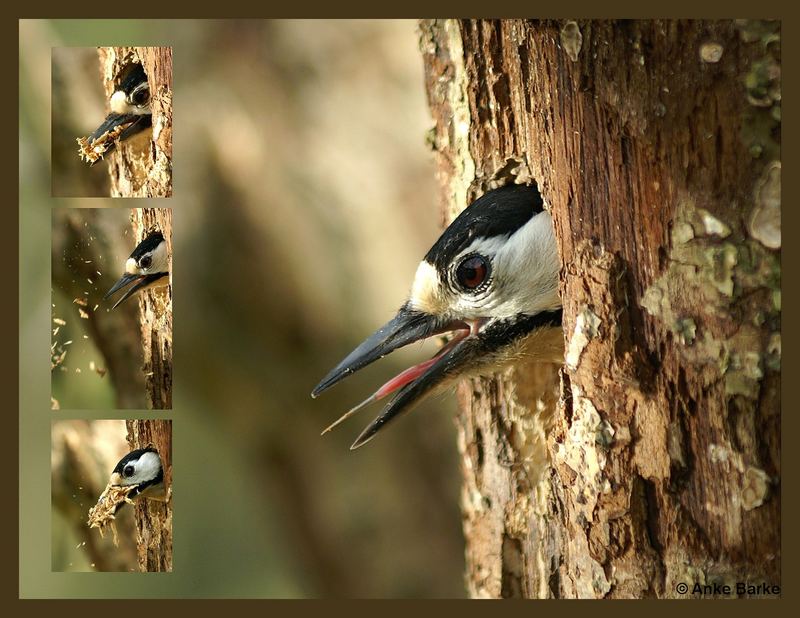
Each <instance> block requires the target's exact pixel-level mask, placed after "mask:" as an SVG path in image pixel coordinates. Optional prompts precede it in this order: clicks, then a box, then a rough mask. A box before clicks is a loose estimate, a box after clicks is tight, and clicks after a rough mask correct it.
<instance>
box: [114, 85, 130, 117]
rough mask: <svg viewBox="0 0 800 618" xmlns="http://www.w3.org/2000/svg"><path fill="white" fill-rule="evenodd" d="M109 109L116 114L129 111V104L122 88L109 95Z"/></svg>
mask: <svg viewBox="0 0 800 618" xmlns="http://www.w3.org/2000/svg"><path fill="white" fill-rule="evenodd" d="M111 111H112V112H114V113H116V114H127V113H129V111H130V105H128V100H127V98H126V97H125V93H124V92H122V90H117V91H116V92H115V93H114V94H112V95H111Z"/></svg>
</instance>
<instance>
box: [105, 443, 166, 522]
mask: <svg viewBox="0 0 800 618" xmlns="http://www.w3.org/2000/svg"><path fill="white" fill-rule="evenodd" d="M109 485H112V486H116V487H130V486H132V485H133V486H134V488H133V489H132V490H131V491H130V492H129V493H128V498H129V499H131V500H135V499H136V498H140V497H145V498H150V499H153V500H164V499H165V497H166V490H165V487H164V469H163V467H162V465H161V457H160V456H159V454H158V451H157V450H156V449H155V448H153V447H152V446H147V447H145V448H140V449H136V450H135V451H131V452H130V453H128V454H127V455H125V457H123V458H122V459H120V460H119V463H117V465H116V466H115V467H114V471H113V472H112V473H111V479H110V481H109ZM122 504H125V502H122V503H120V504H119V505H118V507H117V508H119V507H120V506H122Z"/></svg>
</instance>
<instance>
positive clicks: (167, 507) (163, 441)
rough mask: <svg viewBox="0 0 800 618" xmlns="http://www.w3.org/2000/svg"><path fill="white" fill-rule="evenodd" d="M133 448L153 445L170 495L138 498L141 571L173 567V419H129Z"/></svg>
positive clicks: (138, 550) (170, 569)
mask: <svg viewBox="0 0 800 618" xmlns="http://www.w3.org/2000/svg"><path fill="white" fill-rule="evenodd" d="M126 425H127V427H128V436H127V439H128V444H130V446H131V450H133V449H137V448H144V447H145V446H148V445H153V446H154V447H155V448H156V450H157V451H158V454H159V456H160V457H161V465H162V467H163V469H164V486H165V487H166V490H167V492H168V493H167V497H168V499H167V500H166V501H164V502H161V501H157V500H149V499H140V500H137V501H136V548H137V553H138V556H139V570H141V571H142V572H148V573H149V572H155V571H159V572H163V571H166V572H170V571H172V498H171V492H172V421H169V420H129V421H126Z"/></svg>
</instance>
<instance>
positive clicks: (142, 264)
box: [139, 255, 153, 268]
mask: <svg viewBox="0 0 800 618" xmlns="http://www.w3.org/2000/svg"><path fill="white" fill-rule="evenodd" d="M152 263H153V258H152V257H151V256H149V255H145V256H144V257H143V258H142V259H141V260H139V268H150V264H152Z"/></svg>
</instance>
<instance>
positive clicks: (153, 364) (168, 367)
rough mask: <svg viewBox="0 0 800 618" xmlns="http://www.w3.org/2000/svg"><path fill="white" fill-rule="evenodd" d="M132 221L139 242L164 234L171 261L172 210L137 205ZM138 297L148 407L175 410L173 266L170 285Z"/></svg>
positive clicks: (145, 292) (143, 293)
mask: <svg viewBox="0 0 800 618" xmlns="http://www.w3.org/2000/svg"><path fill="white" fill-rule="evenodd" d="M131 212H132V214H131V223H132V226H133V232H134V235H135V237H136V242H137V243H139V242H141V241H142V239H144V237H145V236H147V234H148V233H149V232H150V231H152V230H153V229H158V230H160V231H161V232H162V233H163V234H164V238H165V239H166V242H167V254H168V256H169V263H170V265H171V264H172V210H171V209H169V208H135V209H134V210H132V211H131ZM138 297H139V323H140V324H141V329H142V356H143V359H144V365H143V371H144V376H145V388H146V391H147V406H148V408H149V409H151V410H171V409H172V269H171V267H170V281H169V286H167V287H162V288H155V289H149V290H144V291H143V292H142V293H140V294H138Z"/></svg>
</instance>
